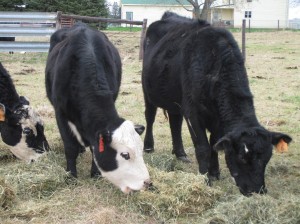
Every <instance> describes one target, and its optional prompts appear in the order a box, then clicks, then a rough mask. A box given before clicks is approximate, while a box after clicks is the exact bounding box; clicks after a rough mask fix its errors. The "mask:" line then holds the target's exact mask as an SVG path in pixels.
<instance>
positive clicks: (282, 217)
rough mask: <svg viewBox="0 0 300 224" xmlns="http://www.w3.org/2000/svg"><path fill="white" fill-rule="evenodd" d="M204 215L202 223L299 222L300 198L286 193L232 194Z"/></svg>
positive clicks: (295, 223) (279, 223)
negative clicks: (269, 194) (279, 194)
mask: <svg viewBox="0 0 300 224" xmlns="http://www.w3.org/2000/svg"><path fill="white" fill-rule="evenodd" d="M223 200H224V202H221V203H218V205H217V206H216V207H215V208H214V209H212V210H210V211H208V212H206V213H205V214H204V215H203V221H202V223H207V224H208V223H209V224H210V223H220V224H221V223H224V224H225V223H272V224H283V223H288V224H299V221H300V198H299V197H295V195H289V194H286V195H285V196H284V198H278V199H275V198H273V197H271V196H268V195H257V194H255V195H253V196H252V197H244V196H242V195H235V196H231V198H227V199H226V201H225V199H223Z"/></svg>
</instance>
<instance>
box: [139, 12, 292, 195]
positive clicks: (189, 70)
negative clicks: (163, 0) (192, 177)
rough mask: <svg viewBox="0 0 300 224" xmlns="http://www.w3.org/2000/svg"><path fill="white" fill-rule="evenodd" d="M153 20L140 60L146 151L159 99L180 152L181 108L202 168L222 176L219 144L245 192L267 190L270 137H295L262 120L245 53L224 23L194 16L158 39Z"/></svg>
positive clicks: (274, 139)
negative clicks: (218, 24) (264, 124)
mask: <svg viewBox="0 0 300 224" xmlns="http://www.w3.org/2000/svg"><path fill="white" fill-rule="evenodd" d="M182 19H183V20H185V18H182ZM169 20H172V19H171V17H169ZM178 20H179V18H178V15H177V16H176V21H178ZM160 23H162V24H163V26H165V23H166V21H165V20H163V19H162V20H160V21H157V22H155V23H153V26H155V27H159V24H160ZM155 27H154V28H153V27H152V24H151V25H150V26H149V29H148V30H147V34H146V40H145V41H146V43H145V52H144V61H143V74H142V84H143V91H144V98H145V107H146V111H145V115H146V121H147V128H146V136H145V141H144V147H145V151H147V149H150V151H152V150H153V148H154V141H153V134H152V126H153V122H154V119H155V113H156V108H157V107H161V108H163V109H164V110H166V111H167V112H168V115H169V118H170V127H171V133H172V140H173V145H174V147H179V149H177V148H174V152H175V154H176V152H177V151H181V152H183V148H181V147H182V140H181V124H182V115H183V116H184V118H185V120H186V121H187V124H188V128H189V131H190V134H191V137H192V140H193V144H194V147H195V152H196V158H197V161H198V163H199V171H200V173H201V174H205V173H208V176H209V177H210V178H212V179H214V178H217V179H218V178H219V175H220V171H219V162H218V153H217V151H218V150H221V149H223V150H224V151H225V159H226V163H227V166H228V168H229V170H230V173H231V175H232V176H233V177H234V179H235V181H236V184H237V186H238V187H239V189H240V192H241V193H243V194H244V195H250V194H251V193H252V192H257V193H258V192H259V193H265V192H266V189H265V181H264V173H265V167H266V165H267V163H268V162H269V160H270V158H271V156H272V148H273V145H276V144H277V143H278V142H279V141H280V140H281V139H282V140H284V141H285V142H286V143H289V142H290V141H291V140H292V139H291V138H290V137H289V136H288V135H286V134H282V133H276V132H270V131H268V130H266V129H265V128H264V127H262V126H261V125H260V124H259V122H258V120H257V118H256V115H255V108H254V105H253V96H252V94H251V92H250V88H249V83H248V78H247V73H246V69H245V66H244V60H243V57H242V55H241V52H240V50H239V47H238V45H237V43H236V41H235V40H234V38H233V36H232V35H231V34H230V32H228V31H227V30H225V29H220V28H213V27H211V26H207V25H205V26H203V22H202V21H198V20H193V21H190V22H189V23H185V24H183V25H181V23H180V22H178V23H177V25H176V27H173V28H170V29H169V30H168V32H165V34H164V35H162V36H161V39H159V40H156V43H153V42H152V40H151V36H152V35H154V34H155V35H156V36H157V30H156V29H155ZM153 33H154V34H153ZM147 43H150V44H147ZM206 130H208V131H209V132H210V137H209V140H208V138H207V135H206ZM177 156H178V155H177Z"/></svg>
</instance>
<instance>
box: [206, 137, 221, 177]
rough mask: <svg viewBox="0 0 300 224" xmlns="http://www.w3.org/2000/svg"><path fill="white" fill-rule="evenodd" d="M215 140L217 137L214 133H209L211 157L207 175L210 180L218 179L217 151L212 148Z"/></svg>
mask: <svg viewBox="0 0 300 224" xmlns="http://www.w3.org/2000/svg"><path fill="white" fill-rule="evenodd" d="M217 140H218V139H217V137H216V136H215V134H213V133H212V134H211V135H210V146H211V157H210V163H209V168H208V176H209V178H210V179H211V180H213V179H217V180H219V179H220V170H219V159H218V152H217V151H216V150H213V149H212V146H213V145H214V144H215V143H216V142H217Z"/></svg>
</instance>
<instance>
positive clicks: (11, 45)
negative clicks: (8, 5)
mask: <svg viewBox="0 0 300 224" xmlns="http://www.w3.org/2000/svg"><path fill="white" fill-rule="evenodd" d="M58 23H59V21H58V20H57V13H43V12H0V37H1V41H0V52H8V51H9V52H14V51H15V52H18V51H27V52H47V51H48V49H49V46H50V44H49V41H47V42H38V41H31V42H22V41H14V40H15V37H28V36H32V37H37V36H39V37H40V36H45V37H50V36H51V34H53V33H54V32H55V31H56V29H57V27H58ZM7 37H11V38H10V39H9V41H3V39H5V38H7Z"/></svg>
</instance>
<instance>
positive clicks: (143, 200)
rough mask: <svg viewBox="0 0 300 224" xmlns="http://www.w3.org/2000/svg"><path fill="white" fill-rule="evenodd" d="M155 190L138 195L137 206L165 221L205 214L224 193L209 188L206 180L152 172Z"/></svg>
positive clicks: (188, 174) (189, 175) (176, 173)
mask: <svg viewBox="0 0 300 224" xmlns="http://www.w3.org/2000/svg"><path fill="white" fill-rule="evenodd" d="M149 171H150V176H151V178H152V181H153V184H154V188H155V189H154V190H152V191H149V190H147V191H142V192H140V193H139V194H136V195H134V200H135V202H136V204H137V205H138V206H139V207H140V210H141V211H142V212H143V213H144V214H147V215H150V216H155V217H158V218H163V219H170V218H174V217H178V216H184V215H191V214H198V215H199V214H201V213H202V212H204V211H205V210H207V209H210V208H211V207H212V206H213V204H214V203H215V202H216V201H217V200H218V198H219V197H220V196H221V191H219V190H218V189H214V188H212V187H209V186H208V185H207V181H206V177H205V176H202V175H195V174H192V173H184V172H182V171H175V172H164V171H160V170H158V169H156V168H151V167H150V169H149Z"/></svg>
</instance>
